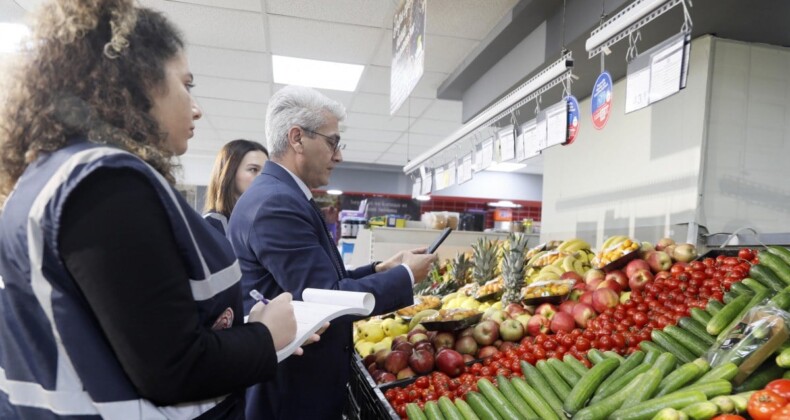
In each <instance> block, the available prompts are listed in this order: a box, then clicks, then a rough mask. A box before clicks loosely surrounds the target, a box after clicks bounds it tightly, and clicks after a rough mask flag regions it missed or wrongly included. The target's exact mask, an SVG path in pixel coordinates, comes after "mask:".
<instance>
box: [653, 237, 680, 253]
mask: <svg viewBox="0 0 790 420" xmlns="http://www.w3.org/2000/svg"><path fill="white" fill-rule="evenodd" d="M670 245H675V240H674V239H672V238H661V239H659V240H658V243H656V251H663V250H664V248H666V247H668V246H670Z"/></svg>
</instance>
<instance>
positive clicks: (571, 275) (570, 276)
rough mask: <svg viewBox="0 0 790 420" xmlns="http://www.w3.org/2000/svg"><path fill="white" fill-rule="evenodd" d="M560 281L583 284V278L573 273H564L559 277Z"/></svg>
mask: <svg viewBox="0 0 790 420" xmlns="http://www.w3.org/2000/svg"><path fill="white" fill-rule="evenodd" d="M560 279H561V280H573V281H574V282H576V283H584V278H583V277H582V276H580V275H579V273H577V272H575V271H566V272H564V273H562V275H561V276H560Z"/></svg>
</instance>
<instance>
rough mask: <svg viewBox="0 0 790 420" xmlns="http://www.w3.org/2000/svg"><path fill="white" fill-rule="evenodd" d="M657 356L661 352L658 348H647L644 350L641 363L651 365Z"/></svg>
mask: <svg viewBox="0 0 790 420" xmlns="http://www.w3.org/2000/svg"><path fill="white" fill-rule="evenodd" d="M658 356H661V352H660V351H658V350H648V351H646V352H645V358H644V360H642V363H644V364H646V365H652V364H653V363H655V362H656V360H657V359H658Z"/></svg>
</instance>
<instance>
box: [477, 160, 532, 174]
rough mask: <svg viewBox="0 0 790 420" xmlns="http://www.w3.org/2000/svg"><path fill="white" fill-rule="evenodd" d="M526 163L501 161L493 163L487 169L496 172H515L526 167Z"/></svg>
mask: <svg viewBox="0 0 790 420" xmlns="http://www.w3.org/2000/svg"><path fill="white" fill-rule="evenodd" d="M526 167H527V164H526V163H513V162H499V163H496V162H495V163H492V164H491V166H489V167H488V168H486V171H495V172H513V171H517V170H519V169H523V168H526Z"/></svg>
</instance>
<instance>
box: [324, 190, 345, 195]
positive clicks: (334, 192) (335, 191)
mask: <svg viewBox="0 0 790 420" xmlns="http://www.w3.org/2000/svg"><path fill="white" fill-rule="evenodd" d="M326 193H327V194H329V195H340V194H343V191H341V190H326Z"/></svg>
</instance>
